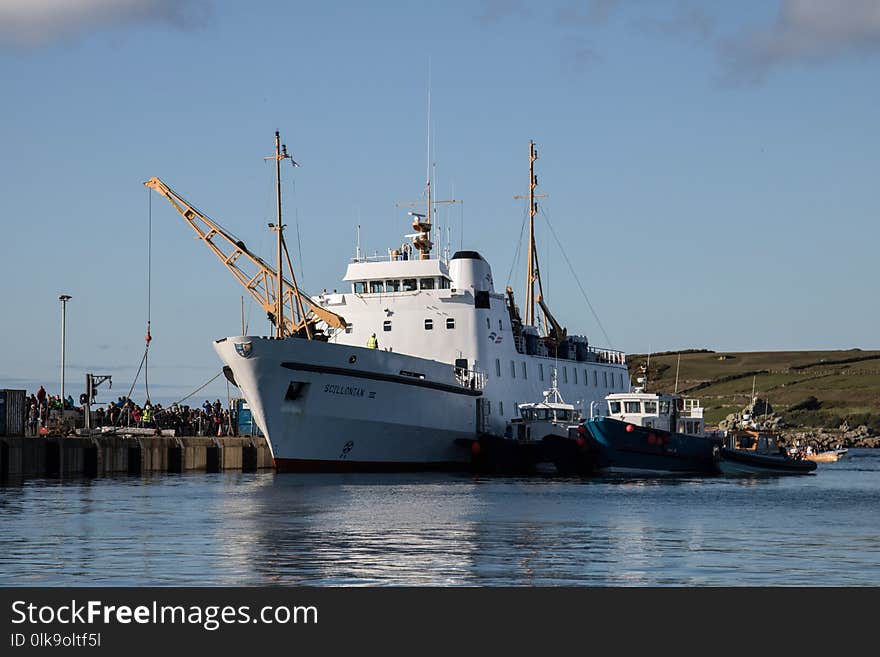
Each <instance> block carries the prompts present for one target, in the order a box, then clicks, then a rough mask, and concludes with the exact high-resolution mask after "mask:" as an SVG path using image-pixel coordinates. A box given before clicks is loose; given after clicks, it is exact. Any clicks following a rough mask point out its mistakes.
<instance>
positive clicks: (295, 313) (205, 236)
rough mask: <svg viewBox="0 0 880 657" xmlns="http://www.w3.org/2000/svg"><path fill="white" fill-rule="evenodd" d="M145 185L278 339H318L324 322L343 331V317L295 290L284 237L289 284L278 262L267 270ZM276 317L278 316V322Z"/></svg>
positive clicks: (177, 199) (157, 184)
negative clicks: (185, 227) (208, 251)
mask: <svg viewBox="0 0 880 657" xmlns="http://www.w3.org/2000/svg"><path fill="white" fill-rule="evenodd" d="M144 185H146V186H147V187H149V188H150V189H152V190H153V191H155V192H157V193H158V194H160V195H161V196H164V197H165V198H166V199H167V200H168V202H169V203H171V205H173V206H174V209H175V210H177V211H178V212H179V213H180V215H181V216H182V217H183V218H184V219H185V220H186V222H187V223H188V224H189V225H190V227H191V228H192V229H193V230H194V231H195V232H196V235H198V237H199V239H200V240H201V241H202V242H204V243H205V245H206V246H207V247H208V248H209V249H211V251H212V252H213V253H214V255H216V256H217V258H218V259H219V260H220V262H222V263H223V266H224V267H226V268H227V269H228V270H229V271H230V272H231V273H232V275H233V276H234V277H235V279H236V280H237V281H238V282H239V283H241V284H242V285H243V286H244V288H245V289H246V290H247V291H248V293H249V294H250V295H251V296H252V297H253V298H254V299H255V300H256V301H257V303H259V304H260V307H261V308H262V309H263V310H264V311H266V314H267V316H268V317H269V320H270V321H271V322H272V323H273V324H275V326H276V329H277V335H278V337H289V336H293V335H297V336H304V337H306V338H309V339H312V338H319V337H320V335H321V334H320V333H319V332H316V328H315V327H316V324H317V323H318V322H319V321H322V322H324V323H325V324H327V326H328V327H329V328H331V329H344V328H345V326H346V322H345V319H344V318H343V317H341V316H340V315H337V314H336V313H334V312H331V311H329V310H327V309H326V308H323V307H322V306H320V305H318V304H317V303H316V302H314V301H312V299H311V298H310V297H309V296H308V295H306V294H303V293H302V292H301V291H300V290H299V289H298V288H297V285H296V276H295V274H294V273H293V267H292V266H291V263H290V254H289V253H288V251H287V244H286V243H285V242H284V238H283V236H280V235H279V242H280V245H281V247H282V248H283V250H284V254H285V256H286V258H287V267H288V269H289V271H290V275H291V278H292V279H293V281H292V282H291V281H288V280H287V279H286V278H284V277H283V276H282V275H279V271H281V267H280V265H281V263H280V262H279V269H277V270H276V269H273V268H272V267H270V266H269V265H268V264H267V263H266V262H265V261H264V260H263V259H262V258H260V257H259V256H257V255H255V254H254V253H251V252H250V251H249V250H248V249H247V247H246V246H245V244H244V242H242V241H241V240H239V239H237V238H236V237H235V236H233V235H232V234H230V233H229V232H227V231H226V230H225V229H223V227H221V226H220V225H219V224H218V223H217V222H215V221H214V220H212V219H211V218H210V217H208V216H207V215H205V214H203V213H202V212H200V211H199V210H197V209H196V208H195V207H194V206H193V205H192V204H191V203H190V202H189V201H187V200H186V199H185V198H183V197H182V196H181V195H180V194H178V193H177V192H175V191H174V190H173V189H171V188H170V187H169V186H168V185H166V184H165V183H164V182H162V181H161V180H160V179H159V178H150V179H149V180H148V181H147V182H145V183H144ZM279 223H280V222H279ZM276 230H277V229H276ZM279 255H280V253H279ZM279 287H280V288H281V289H280V296H279ZM285 308H286V310H285ZM306 309H308V312H306ZM279 315H281V321H280V322H279V321H278V316H279Z"/></svg>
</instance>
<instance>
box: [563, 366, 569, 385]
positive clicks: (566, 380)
mask: <svg viewBox="0 0 880 657" xmlns="http://www.w3.org/2000/svg"><path fill="white" fill-rule="evenodd" d="M562 382H563V383H568V368H567V367H563V368H562Z"/></svg>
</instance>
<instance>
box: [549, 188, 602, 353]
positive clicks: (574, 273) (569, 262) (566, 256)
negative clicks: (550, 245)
mask: <svg viewBox="0 0 880 657" xmlns="http://www.w3.org/2000/svg"><path fill="white" fill-rule="evenodd" d="M539 208H540V210H539V211H540V213H541V214H542V215H543V216H544V218H545V219H546V220H547V227H548V228H549V229H550V234H551V235H553V239H554V240H556V244H557V246H559V252H560V253H562V257H563V258H564V259H565V264H567V265H568V269H569V270H570V271H571V275H572V276H573V277H574V282H575V283H577V286H578V288H580V291H581V294H582V295H583V297H584V301H586V302H587V306H589V308H590V312H591V313H593V317H594V318H595V320H596V324H598V325H599V329H600V330H601V331H602V335H604V336H605V339H606V340H607V341H608V346H609V347H610V348H612V349H614V344H613V343H612V342H611V338H609V337H608V333H607V332H606V331H605V327H604V326H602V321H601V320H600V319H599V315H598V314H597V313H596V310H595V308H593V304H592V303H590V298H589V297H588V296H587V293H586V291H585V290H584V286H583V285H581V281H580V279H579V278H578V275H577V272H575V270H574V267H573V266H572V264H571V261H570V260H569V259H568V255H567V254H566V253H565V248H563V246H562V242H561V241H560V240H559V237H557V236H556V231H555V230H553V224H551V223H550V217H549V215H548V214H547V213H546V212H545V211H544V207H543V206H539Z"/></svg>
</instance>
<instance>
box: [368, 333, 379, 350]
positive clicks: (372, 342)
mask: <svg viewBox="0 0 880 657" xmlns="http://www.w3.org/2000/svg"><path fill="white" fill-rule="evenodd" d="M367 346H368V347H369V348H370V349H378V348H379V340H378V339H377V338H376V334H375V333H373V335H371V336H370V337H369V338H368V339H367Z"/></svg>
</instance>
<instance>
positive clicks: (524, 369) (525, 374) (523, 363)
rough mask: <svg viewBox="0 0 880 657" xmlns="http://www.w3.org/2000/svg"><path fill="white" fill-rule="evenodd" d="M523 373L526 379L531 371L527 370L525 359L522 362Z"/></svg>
mask: <svg viewBox="0 0 880 657" xmlns="http://www.w3.org/2000/svg"><path fill="white" fill-rule="evenodd" d="M522 373H523V378H524V379H528V378H529V373H528V371H527V370H526V361H523V362H522Z"/></svg>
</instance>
